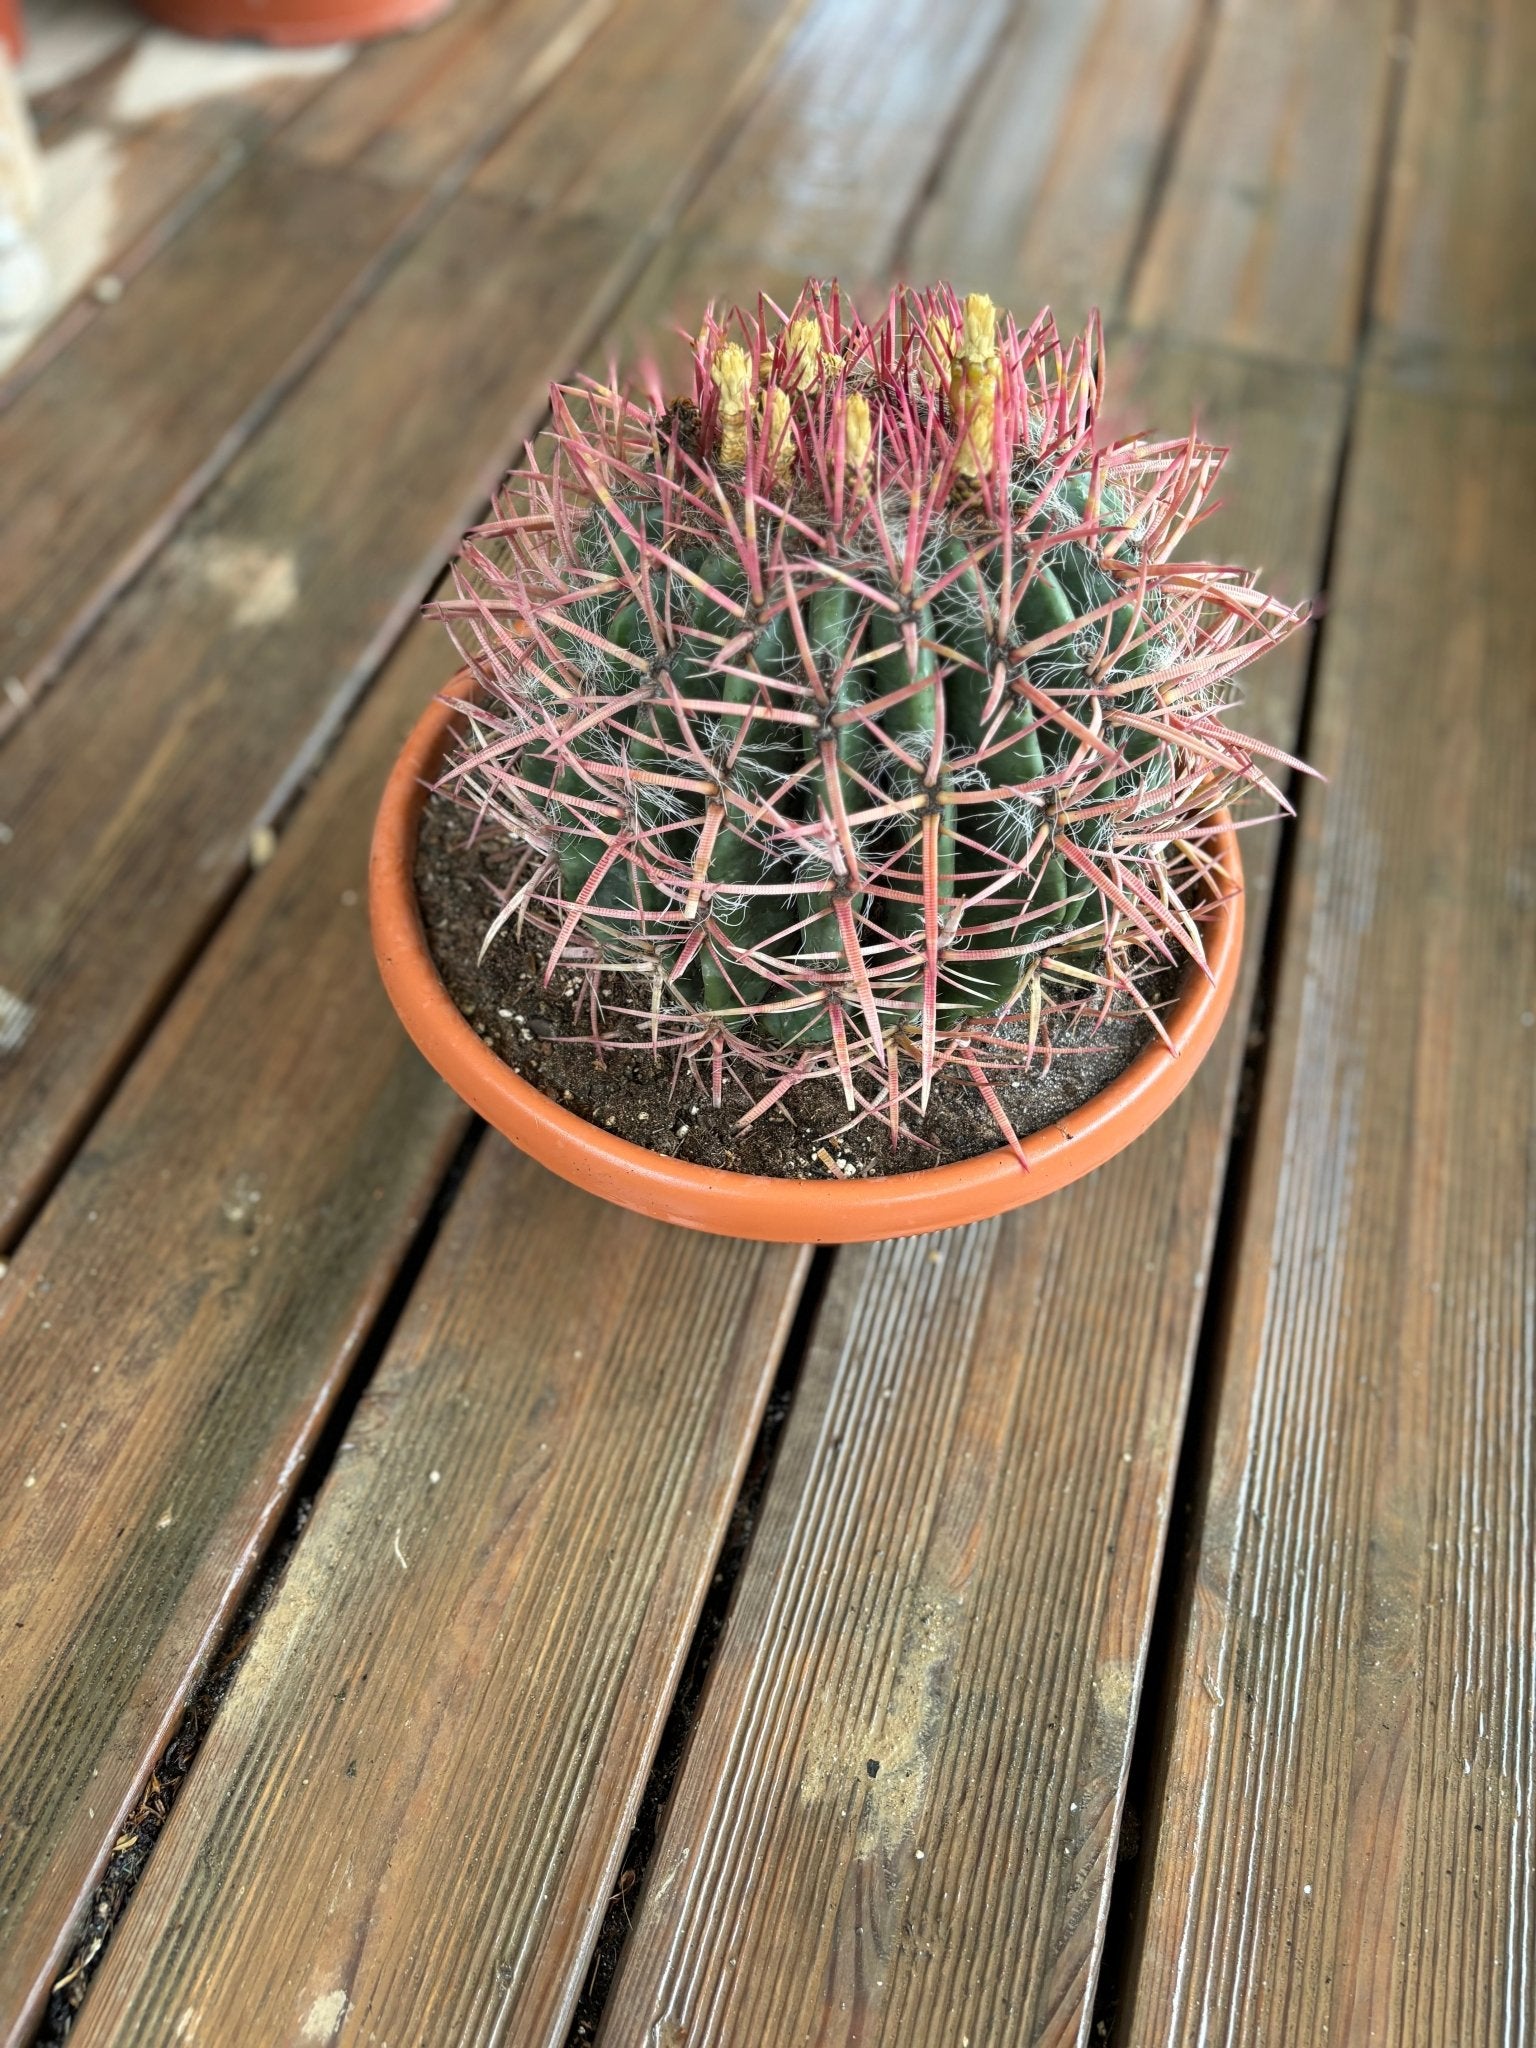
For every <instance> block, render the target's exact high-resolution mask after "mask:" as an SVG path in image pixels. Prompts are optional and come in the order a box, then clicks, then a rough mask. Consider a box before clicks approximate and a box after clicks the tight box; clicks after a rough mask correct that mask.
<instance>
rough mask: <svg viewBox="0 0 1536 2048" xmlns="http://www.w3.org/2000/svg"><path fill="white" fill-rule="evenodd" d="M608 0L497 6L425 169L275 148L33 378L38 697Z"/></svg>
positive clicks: (420, 125)
mask: <svg viewBox="0 0 1536 2048" xmlns="http://www.w3.org/2000/svg"><path fill="white" fill-rule="evenodd" d="M609 4H610V0H586V4H584V5H583V6H581V7H579V8H576V9H574V10H573V9H571V8H570V7H569V6H568V5H566V4H565V0H513V4H510V5H505V6H502V7H499V8H497V9H496V10H495V11H494V12H493V13H492V15H491V17H490V20H489V25H488V28H487V32H486V33H485V34H484V35H482V36H481V37H479V38H478V39H477V40H476V42H475V44H474V46H473V48H474V53H475V56H476V59H477V62H478V66H479V74H480V76H481V77H482V79H483V81H484V83H485V89H484V90H483V91H480V92H478V93H473V94H471V93H467V92H465V91H464V90H463V89H462V80H461V81H459V86H458V88H457V89H456V100H457V105H456V113H455V117H454V119H453V120H451V121H450V120H448V119H447V118H446V116H445V114H444V110H443V108H442V106H441V105H440V104H439V103H438V102H437V100H435V99H431V98H430V97H427V96H424V97H426V104H422V105H412V106H410V107H409V108H407V109H406V110H405V111H404V112H403V113H402V114H401V116H400V118H399V119H398V120H397V121H396V122H395V123H393V124H392V125H391V126H390V128H389V129H388V131H387V133H388V135H389V137H390V138H391V139H392V141H393V144H394V147H395V149H396V151H397V152H398V153H400V154H402V155H406V154H409V151H410V148H411V146H412V144H413V142H415V143H417V144H419V148H420V151H421V152H424V153H425V155H426V156H428V157H430V158H431V159H432V161H431V163H430V164H427V163H425V162H423V163H422V164H421V165H420V166H419V168H420V170H421V176H420V178H418V179H417V180H415V181H414V182H413V181H412V180H410V179H404V178H402V179H400V180H397V181H395V182H394V184H392V185H390V184H386V185H385V187H384V189H382V190H381V189H380V181H379V180H377V179H375V178H372V177H363V176H361V175H359V174H358V173H357V172H355V171H354V172H346V173H340V172H337V171H335V170H331V169H312V168H309V167H306V166H304V165H302V164H298V165H295V164H293V163H290V162H289V161H288V160H287V158H286V156H285V154H284V152H283V151H282V150H281V149H279V148H277V147H276V146H273V147H271V148H269V149H268V150H266V151H265V152H263V153H262V155H261V156H260V157H258V159H257V160H256V161H255V162H254V163H253V164H252V165H251V166H250V167H249V168H248V169H247V170H246V171H245V172H244V173H242V174H241V175H240V176H238V177H237V178H236V179H234V180H233V181H232V182H231V183H230V185H229V186H228V187H227V188H226V189H225V190H224V191H223V192H222V193H221V194H220V195H219V197H218V198H217V199H216V200H215V201H214V202H213V203H212V204H211V205H209V206H208V207H207V208H205V209H204V210H203V211H202V212H201V213H199V214H198V215H197V216H196V218H194V219H193V220H192V221H191V222H190V223H189V224H188V226H187V228H186V230H185V232H184V233H182V234H180V235H178V236H175V237H174V238H172V240H171V242H170V244H169V246H168V247H167V248H165V249H164V250H163V251H162V253H161V255H160V257H159V259H158V260H157V261H155V262H153V263H152V264H151V265H150V266H149V268H148V270H147V271H146V272H145V273H144V274H143V275H141V276H140V277H139V278H138V280H137V281H136V283H135V286H134V289H133V290H132V291H131V292H129V293H127V294H126V295H125V296H124V298H123V299H122V301H121V302H120V303H119V304H117V305H115V306H113V307H111V308H109V309H106V310H105V311H102V312H99V313H98V315H97V317H95V318H94V319H93V320H92V321H91V322H90V324H89V326H88V327H87V328H85V329H84V331H83V332H81V333H80V334H79V335H78V336H77V337H76V338H75V340H74V343H73V346H71V347H69V348H67V349H65V350H64V351H63V352H62V353H61V354H60V355H59V356H57V357H56V358H55V359H54V360H53V361H52V362H50V363H49V364H48V365H47V367H46V368H45V369H44V370H43V372H42V373H41V374H40V375H39V376H38V377H37V378H36V379H35V380H33V381H32V382H31V383H30V384H29V385H28V386H27V387H26V389H25V390H24V391H23V392H22V393H21V395H20V396H19V397H18V399H17V400H16V401H15V403H14V404H13V405H12V406H11V407H10V408H9V409H8V410H7V411H6V413H5V414H4V415H3V416H0V523H3V524H4V525H5V526H6V527H7V529H8V531H9V532H10V533H11V535H12V536H13V540H12V545H11V546H10V547H9V548H8V549H7V551H6V556H5V563H4V569H3V573H0V677H14V678H15V679H16V681H17V685H18V689H19V691H20V692H21V693H24V697H30V696H35V694H36V693H37V692H38V690H39V689H41V688H42V687H43V686H44V685H46V684H47V683H48V682H50V681H51V680H52V678H53V675H54V674H55V673H56V671H57V669H58V666H59V663H60V661H61V659H63V658H65V657H66V656H67V655H68V654H69V653H70V652H72V651H73V647H74V645H75V644H77V642H78V639H79V636H80V632H81V630H82V628H83V626H84V625H85V624H86V623H88V621H89V620H90V619H91V618H92V617H93V616H94V615H95V614H96V613H98V612H99V611H100V610H101V608H102V606H103V605H104V604H105V603H106V602H108V601H109V600H110V598H111V597H112V596H113V595H114V594H115V592H116V591H117V590H118V589H119V588H120V587H121V586H122V584H123V583H124V582H125V580H126V579H127V578H128V577H129V576H130V575H131V574H133V573H134V572H135V571H136V570H137V569H138V567H139V566H140V565H141V564H142V563H143V562H144V561H145V560H146V559H147V558H148V557H149V556H150V555H151V554H152V553H153V552H154V550H155V549H156V548H157V547H158V546H160V545H161V544H162V542H163V540H164V537H165V534H166V532H167V530H168V529H169V527H170V526H171V525H172V524H174V522H175V520H176V518H177V517H178V516H179V515H180V514H181V512H182V511H184V509H185V507H186V506H187V505H188V504H189V503H191V502H192V501H193V500H194V499H195V498H196V496H197V495H198V493H199V491H200V490H202V489H203V488H205V487H206V485H207V484H208V482H209V481H210V480H211V479H212V478H213V477H215V476H217V474H218V473H219V472H220V470H222V469H223V468H224V467H225V466H226V465H227V464H228V462H229V461H230V460H231V458H232V457H233V455H234V454H235V452H236V450H237V449H238V447H239V446H240V444H241V443H242V441H243V440H244V439H246V438H247V437H248V435H249V433H250V432H251V430H252V429H253V427H254V426H255V425H256V424H258V423H259V421H260V419H261V417H262V415H263V413H264V411H266V410H268V409H270V407H271V405H272V404H273V403H275V402H276V401H277V400H278V399H279V398H280V397H281V395H282V392H283V390H284V388H285V387H286V386H287V385H288V384H289V383H291V382H292V380H293V379H294V377H295V376H296V375H298V374H299V373H300V372H301V370H302V369H303V368H304V367H305V365H306V364H307V363H309V362H310V361H312V360H313V359H314V358H315V356H316V355H317V354H318V353H319V352H320V350H321V349H322V348H323V347H324V346H325V345H326V344H327V343H328V342H329V341H330V340H332V339H333V337H334V335H335V333H336V331H337V329H338V328H339V327H340V325H341V324H342V322H343V320H344V319H345V318H346V317H347V316H348V315H349V314H350V313H351V312H352V310H353V308H354V306H355V305H356V303H357V301H358V299H359V298H360V297H361V296H363V295H364V294H366V292H367V291H368V290H369V289H370V288H371V287H372V286H374V285H375V284H376V283H377V280H378V278H379V276H380V275H381V274H382V272H383V269H384V267H385V263H386V259H388V260H398V259H399V257H400V255H401V254H402V253H403V251H404V250H405V249H406V248H408V247H409V246H410V244H411V243H412V242H413V241H414V240H416V239H417V238H418V237H419V236H420V234H421V233H422V232H423V230H424V229H425V227H426V225H427V223H428V221H429V220H430V219H431V217H432V212H433V209H432V207H431V206H430V205H429V204H425V203H423V202H422V201H421V196H420V193H419V192H418V191H417V190H416V189H415V187H416V186H417V185H419V184H421V183H424V182H426V181H427V178H428V174H429V172H430V171H439V170H440V171H443V172H444V175H445V178H446V185H445V189H446V187H447V186H451V185H452V184H453V183H454V182H455V180H456V182H457V183H460V184H462V182H463V180H464V178H465V177H466V176H467V175H468V172H469V170H470V168H471V167H472V164H471V161H470V158H472V154H473V144H474V142H475V140H476V139H477V138H478V140H479V142H480V144H481V145H482V146H483V147H489V146H490V145H491V144H492V143H493V142H494V141H495V140H496V139H497V137H498V136H499V135H500V134H501V133H502V131H504V130H505V129H506V128H507V127H508V126H509V125H510V124H511V123H513V122H515V120H516V118H517V115H518V113H519V111H520V110H521V109H522V108H524V107H526V106H527V105H528V104H529V103H530V101H531V100H532V99H533V98H535V97H536V96H537V94H538V93H539V92H541V91H542V90H543V88H544V87H545V86H546V85H547V84H548V83H549V81H550V79H551V77H553V76H554V75H555V73H556V72H557V71H558V70H559V69H560V68H561V66H562V65H563V64H565V63H566V62H568V61H569V59H570V57H571V56H572V55H573V54H574V52H575V50H576V49H577V48H578V47H579V46H580V44H581V43H582V42H583V41H584V40H585V39H586V37H587V36H588V35H590V34H591V33H592V31H593V29H594V28H595V27H596V26H597V24H598V22H599V21H600V20H601V19H602V17H603V15H604V14H605V13H606V12H607V10H608V6H609ZM344 83H345V81H344V80H342V81H338V82H337V84H336V86H335V87H334V88H333V89H334V90H336V91H338V92H339V91H340V90H341V89H342V86H343V85H344ZM324 97H325V96H322V104H323V100H324ZM376 146H378V144H377V142H376V141H375V142H370V145H369V151H365V152H364V156H365V157H366V156H367V155H368V154H369V152H370V151H371V150H372V149H373V148H374V147H376ZM439 152H441V156H439ZM461 159H463V160H462V161H460V160H461ZM450 172H451V173H452V175H449V173H450ZM10 695H11V696H12V697H13V698H14V697H16V696H17V690H13V691H11V692H10ZM24 697H23V699H22V701H24ZM3 716H4V710H3V707H0V717H3Z"/></svg>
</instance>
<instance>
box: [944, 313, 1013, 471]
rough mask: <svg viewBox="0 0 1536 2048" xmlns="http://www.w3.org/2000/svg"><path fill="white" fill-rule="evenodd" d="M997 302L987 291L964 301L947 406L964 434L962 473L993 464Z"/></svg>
mask: <svg viewBox="0 0 1536 2048" xmlns="http://www.w3.org/2000/svg"><path fill="white" fill-rule="evenodd" d="M1001 368H1002V364H1001V361H1000V359H999V357H998V353H997V308H996V307H995V306H994V305H993V303H992V301H991V300H990V299H989V298H988V297H987V295H986V293H985V292H972V293H970V295H969V296H968V297H967V299H966V302H965V336H964V339H963V341H962V342H961V345H960V348H959V351H958V352H957V354H956V355H955V358H954V362H953V366H952V368H951V370H950V375H949V409H950V411H951V412H952V413H953V414H954V419H955V427H956V430H957V431H958V433H959V434H960V436H961V442H960V448H959V451H958V453H957V454H956V457H955V470H956V473H957V474H958V475H960V476H984V475H985V474H986V473H987V472H988V471H989V470H990V469H991V467H992V441H993V435H994V433H995V431H996V427H997V387H998V380H999V375H1000V372H1001Z"/></svg>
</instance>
